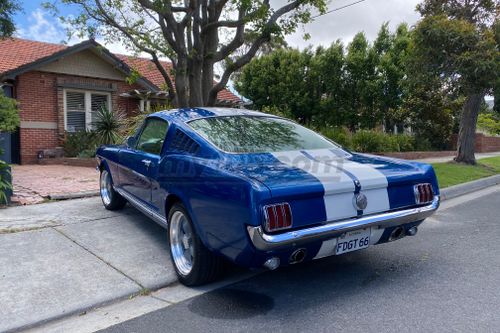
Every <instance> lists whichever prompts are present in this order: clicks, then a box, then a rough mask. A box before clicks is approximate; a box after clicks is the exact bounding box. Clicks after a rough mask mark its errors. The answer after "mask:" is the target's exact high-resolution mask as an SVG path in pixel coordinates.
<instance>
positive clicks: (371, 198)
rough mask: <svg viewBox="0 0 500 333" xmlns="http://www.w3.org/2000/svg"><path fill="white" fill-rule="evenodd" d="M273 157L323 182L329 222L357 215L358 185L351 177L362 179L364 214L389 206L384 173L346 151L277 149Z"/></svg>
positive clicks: (383, 209) (385, 209)
mask: <svg viewBox="0 0 500 333" xmlns="http://www.w3.org/2000/svg"><path fill="white" fill-rule="evenodd" d="M273 156H274V157H275V158H276V159H278V160H279V161H280V162H281V163H284V164H286V165H289V166H291V167H295V168H299V169H301V170H303V171H305V172H307V173H309V174H310V175H312V176H314V177H315V178H317V179H318V180H319V181H320V183H321V184H322V185H323V188H324V190H325V195H324V197H323V199H324V203H325V209H326V217H327V221H334V220H338V219H342V218H348V217H352V216H356V215H357V210H356V208H355V207H354V206H353V202H352V201H353V193H354V190H355V186H354V183H353V179H352V178H351V177H354V178H356V179H357V180H359V182H360V184H361V192H362V193H364V194H365V195H366V197H367V199H368V206H367V207H366V209H365V210H364V211H363V213H364V214H371V213H376V212H383V211H387V210H389V208H390V204H389V195H388V193H387V178H386V177H385V176H384V174H383V173H382V172H380V171H378V170H377V169H376V168H374V167H373V166H370V165H369V164H362V163H357V162H353V161H350V160H348V159H346V158H345V153H344V152H343V151H340V150H339V151H333V150H330V149H317V150H307V151H305V152H300V151H290V152H278V153H273ZM342 170H345V171H346V172H344V171H342ZM348 173H349V174H350V175H351V176H350V175H348Z"/></svg>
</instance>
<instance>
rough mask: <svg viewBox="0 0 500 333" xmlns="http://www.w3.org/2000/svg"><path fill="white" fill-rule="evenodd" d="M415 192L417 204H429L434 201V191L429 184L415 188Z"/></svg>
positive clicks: (418, 185)
mask: <svg viewBox="0 0 500 333" xmlns="http://www.w3.org/2000/svg"><path fill="white" fill-rule="evenodd" d="M413 192H414V193H415V202H416V203H417V204H425V203H429V202H431V201H432V200H433V199H434V191H433V190H432V185H431V184H429V183H425V184H417V185H415V186H413Z"/></svg>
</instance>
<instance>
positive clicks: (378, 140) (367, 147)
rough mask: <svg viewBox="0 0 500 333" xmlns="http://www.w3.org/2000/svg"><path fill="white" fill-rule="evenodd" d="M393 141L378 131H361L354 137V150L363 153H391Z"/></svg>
mask: <svg viewBox="0 0 500 333" xmlns="http://www.w3.org/2000/svg"><path fill="white" fill-rule="evenodd" d="M392 141H393V140H391V139H390V137H389V135H387V134H385V133H382V132H377V131H369V130H361V131H358V132H356V133H354V134H353V136H352V146H353V149H354V150H355V151H359V152H362V153H375V152H386V151H391V150H392V149H393V148H394V145H393V142H392Z"/></svg>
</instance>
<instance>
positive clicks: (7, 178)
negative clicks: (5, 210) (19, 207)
mask: <svg viewBox="0 0 500 333" xmlns="http://www.w3.org/2000/svg"><path fill="white" fill-rule="evenodd" d="M11 191H12V179H11V173H10V166H9V165H8V164H7V163H5V162H4V161H1V160H0V205H3V204H7V203H8V201H9V192H11Z"/></svg>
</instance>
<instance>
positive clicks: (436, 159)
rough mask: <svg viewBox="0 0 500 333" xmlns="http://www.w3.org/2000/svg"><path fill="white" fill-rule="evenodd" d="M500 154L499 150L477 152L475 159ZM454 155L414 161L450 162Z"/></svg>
mask: <svg viewBox="0 0 500 333" xmlns="http://www.w3.org/2000/svg"><path fill="white" fill-rule="evenodd" d="M497 156H500V152H493V153H477V154H476V159H477V160H480V159H482V158H487V157H497ZM454 157H455V156H446V157H433V158H423V159H419V160H416V161H419V162H424V163H444V162H450V161H453V158H454Z"/></svg>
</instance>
